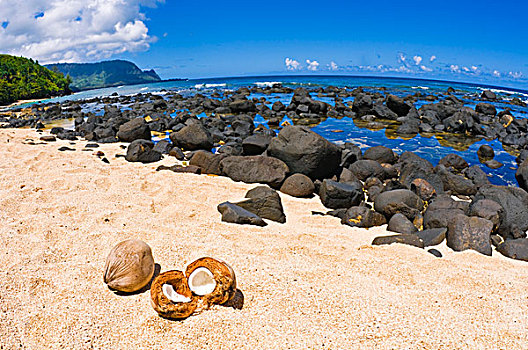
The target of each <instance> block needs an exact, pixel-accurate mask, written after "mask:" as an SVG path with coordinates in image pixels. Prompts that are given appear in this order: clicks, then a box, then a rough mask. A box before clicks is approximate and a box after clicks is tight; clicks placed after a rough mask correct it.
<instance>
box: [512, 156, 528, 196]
mask: <svg viewBox="0 0 528 350" xmlns="http://www.w3.org/2000/svg"><path fill="white" fill-rule="evenodd" d="M515 179H516V180H517V183H518V184H519V187H520V188H522V189H523V190H525V191H528V160H525V161H524V162H522V163H521V164H520V165H519V168H517V171H516V172H515Z"/></svg>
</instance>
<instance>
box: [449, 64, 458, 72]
mask: <svg viewBox="0 0 528 350" xmlns="http://www.w3.org/2000/svg"><path fill="white" fill-rule="evenodd" d="M449 69H451V72H454V73H460V67H459V66H458V65H456V64H452V65H451V66H449Z"/></svg>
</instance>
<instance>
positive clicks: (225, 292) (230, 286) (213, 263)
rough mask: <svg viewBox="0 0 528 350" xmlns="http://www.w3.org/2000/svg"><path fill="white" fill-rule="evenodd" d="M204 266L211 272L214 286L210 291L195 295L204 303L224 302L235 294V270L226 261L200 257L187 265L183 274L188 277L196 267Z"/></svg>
mask: <svg viewBox="0 0 528 350" xmlns="http://www.w3.org/2000/svg"><path fill="white" fill-rule="evenodd" d="M200 267H205V268H206V269H208V270H209V271H211V273H212V274H213V277H214V279H215V281H216V287H215V289H214V290H213V292H212V293H210V294H207V295H204V296H197V297H198V298H200V299H202V301H203V303H204V304H205V305H211V304H224V303H227V302H228V301H229V300H231V299H232V298H233V297H234V296H235V294H236V276H235V272H234V271H233V269H232V268H231V266H229V265H228V264H227V263H226V262H224V261H222V260H218V259H214V258H208V257H205V258H200V259H198V260H196V261H194V262H192V263H190V264H189V265H188V266H187V269H186V270H185V275H186V276H187V277H189V276H190V275H191V273H192V272H193V271H194V270H196V269H197V268H200Z"/></svg>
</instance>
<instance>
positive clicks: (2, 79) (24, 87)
mask: <svg viewBox="0 0 528 350" xmlns="http://www.w3.org/2000/svg"><path fill="white" fill-rule="evenodd" d="M70 83H71V81H70V79H69V77H66V78H65V77H64V76H63V75H62V74H61V73H57V72H52V71H50V70H49V69H47V68H45V67H43V66H41V65H39V64H38V62H35V61H33V60H32V59H27V58H24V57H15V56H10V55H0V105H8V104H10V103H13V102H16V101H18V100H28V99H39V98H48V97H51V96H58V95H64V94H68V93H70V89H69V85H70Z"/></svg>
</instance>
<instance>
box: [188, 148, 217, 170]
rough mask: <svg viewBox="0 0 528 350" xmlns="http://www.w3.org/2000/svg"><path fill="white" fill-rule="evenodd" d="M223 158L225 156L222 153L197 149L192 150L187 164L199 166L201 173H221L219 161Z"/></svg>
mask: <svg viewBox="0 0 528 350" xmlns="http://www.w3.org/2000/svg"><path fill="white" fill-rule="evenodd" d="M224 158H226V156H225V155H223V154H214V153H211V152H208V151H203V150H199V151H196V152H194V154H193V156H192V158H191V160H190V161H189V164H190V165H195V166H198V167H200V168H201V169H202V173H203V174H213V175H222V171H221V170H220V162H221V161H222V159H224Z"/></svg>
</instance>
